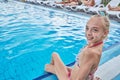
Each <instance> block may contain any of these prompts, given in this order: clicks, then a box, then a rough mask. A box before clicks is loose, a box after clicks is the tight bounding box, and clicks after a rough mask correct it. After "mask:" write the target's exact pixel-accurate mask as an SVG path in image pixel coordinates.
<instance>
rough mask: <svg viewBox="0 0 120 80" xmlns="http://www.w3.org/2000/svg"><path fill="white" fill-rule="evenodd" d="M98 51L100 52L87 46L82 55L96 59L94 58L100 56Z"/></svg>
mask: <svg viewBox="0 0 120 80" xmlns="http://www.w3.org/2000/svg"><path fill="white" fill-rule="evenodd" d="M99 53H100V52H99V51H97V50H95V49H91V48H88V49H86V51H85V53H84V55H85V57H86V59H89V60H96V58H97V59H98V58H99V57H100V55H99Z"/></svg>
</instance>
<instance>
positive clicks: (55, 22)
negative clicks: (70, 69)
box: [0, 1, 120, 80]
mask: <svg viewBox="0 0 120 80" xmlns="http://www.w3.org/2000/svg"><path fill="white" fill-rule="evenodd" d="M89 17H90V16H83V15H78V14H72V13H70V12H64V11H58V10H53V9H48V8H43V7H41V6H36V5H31V4H24V3H20V2H16V1H14V2H8V3H0V63H1V66H0V80H4V79H7V80H31V79H35V78H37V77H39V76H41V75H43V74H45V72H44V65H45V64H46V63H49V61H50V58H51V54H52V52H54V51H56V52H58V53H59V55H60V56H61V58H62V60H63V61H64V63H65V64H70V63H71V62H74V60H75V59H74V58H75V56H73V54H77V53H78V52H79V51H80V49H81V48H82V47H84V45H85V44H86V41H85V37H84V26H85V23H86V22H87V20H88V19H89ZM119 25H120V23H117V22H115V21H111V29H110V30H111V31H110V35H109V37H108V40H107V41H106V43H105V46H104V49H106V48H108V47H110V46H112V45H114V44H117V43H119V42H120V30H119V29H120V27H119ZM111 56H113V55H109V57H111ZM48 80H49V79H48Z"/></svg>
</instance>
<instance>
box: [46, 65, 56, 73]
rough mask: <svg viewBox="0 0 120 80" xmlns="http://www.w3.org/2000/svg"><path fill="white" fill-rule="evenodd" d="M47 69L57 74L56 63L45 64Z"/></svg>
mask: <svg viewBox="0 0 120 80" xmlns="http://www.w3.org/2000/svg"><path fill="white" fill-rule="evenodd" d="M45 71H47V72H50V73H53V74H55V69H54V65H52V64H46V65H45Z"/></svg>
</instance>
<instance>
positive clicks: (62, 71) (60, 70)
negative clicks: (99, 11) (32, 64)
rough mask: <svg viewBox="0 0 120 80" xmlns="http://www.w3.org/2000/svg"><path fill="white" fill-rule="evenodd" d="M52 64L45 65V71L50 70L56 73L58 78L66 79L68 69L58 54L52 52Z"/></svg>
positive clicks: (60, 79)
mask: <svg viewBox="0 0 120 80" xmlns="http://www.w3.org/2000/svg"><path fill="white" fill-rule="evenodd" d="M52 60H53V63H54V64H53V65H52V64H49V65H46V71H48V72H52V73H54V74H56V75H57V77H58V79H59V80H68V70H67V67H66V66H65V65H64V63H63V62H62V61H61V59H60V57H59V55H58V54H56V53H53V54H52Z"/></svg>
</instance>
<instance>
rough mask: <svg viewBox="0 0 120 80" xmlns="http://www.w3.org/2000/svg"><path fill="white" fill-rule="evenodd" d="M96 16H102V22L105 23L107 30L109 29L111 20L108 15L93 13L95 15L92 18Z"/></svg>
mask: <svg viewBox="0 0 120 80" xmlns="http://www.w3.org/2000/svg"><path fill="white" fill-rule="evenodd" d="M95 17H98V18H100V19H101V21H102V24H103V27H104V29H105V30H107V31H109V26H110V21H109V18H108V16H101V15H93V16H92V17H91V19H92V18H95Z"/></svg>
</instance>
